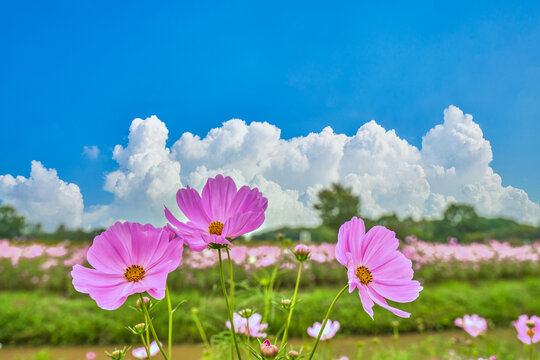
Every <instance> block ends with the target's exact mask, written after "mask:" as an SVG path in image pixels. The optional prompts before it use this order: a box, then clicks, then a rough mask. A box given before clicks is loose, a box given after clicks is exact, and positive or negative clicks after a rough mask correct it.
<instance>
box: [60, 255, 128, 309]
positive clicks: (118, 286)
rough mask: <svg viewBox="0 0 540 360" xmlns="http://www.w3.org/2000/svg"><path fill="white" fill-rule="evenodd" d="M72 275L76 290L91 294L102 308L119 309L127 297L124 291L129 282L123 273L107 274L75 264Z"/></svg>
mask: <svg viewBox="0 0 540 360" xmlns="http://www.w3.org/2000/svg"><path fill="white" fill-rule="evenodd" d="M71 276H72V277H73V286H74V287H75V290H77V291H79V292H82V293H85V294H89V295H90V297H91V298H92V299H94V300H95V301H96V303H97V304H98V306H99V307H100V308H102V309H105V310H115V309H118V308H119V307H120V306H121V305H122V304H123V303H124V302H125V301H126V299H127V296H123V295H122V293H123V291H124V288H125V287H126V286H127V285H128V283H129V282H128V281H126V280H125V279H124V277H123V276H122V275H111V274H105V273H102V272H99V271H97V270H94V269H88V268H85V267H83V266H80V265H75V266H74V267H73V270H72V271H71Z"/></svg>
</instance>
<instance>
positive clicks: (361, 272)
mask: <svg viewBox="0 0 540 360" xmlns="http://www.w3.org/2000/svg"><path fill="white" fill-rule="evenodd" d="M356 277H357V278H358V280H360V282H361V283H362V284H363V285H367V284H369V283H370V282H372V281H373V275H371V271H369V269H368V268H367V267H365V266H364V265H362V266H357V267H356Z"/></svg>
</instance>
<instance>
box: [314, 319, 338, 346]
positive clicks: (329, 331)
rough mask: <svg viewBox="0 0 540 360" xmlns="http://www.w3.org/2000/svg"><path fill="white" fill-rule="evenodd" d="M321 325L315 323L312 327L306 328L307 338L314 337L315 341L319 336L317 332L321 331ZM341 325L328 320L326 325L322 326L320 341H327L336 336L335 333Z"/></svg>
mask: <svg viewBox="0 0 540 360" xmlns="http://www.w3.org/2000/svg"><path fill="white" fill-rule="evenodd" d="M321 327H322V324H321V323H320V322H318V321H317V322H316V323H314V324H313V326H312V327H308V329H307V333H308V335H309V336H311V337H314V338H315V339H316V338H317V336H319V332H320V331H321ZM340 327H341V325H340V324H339V321H337V320H336V321H332V320H330V319H328V321H327V322H326V325H325V326H324V330H323V332H322V335H321V341H325V340H329V339H331V338H333V337H334V336H336V333H337V332H338V330H339V328H340Z"/></svg>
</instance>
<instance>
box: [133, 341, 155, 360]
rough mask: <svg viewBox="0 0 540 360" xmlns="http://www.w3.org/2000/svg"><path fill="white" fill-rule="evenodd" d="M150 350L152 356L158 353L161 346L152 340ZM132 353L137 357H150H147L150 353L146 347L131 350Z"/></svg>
mask: <svg viewBox="0 0 540 360" xmlns="http://www.w3.org/2000/svg"><path fill="white" fill-rule="evenodd" d="M149 350H150V356H154V355H157V353H158V352H159V346H158V344H157V342H155V341H152V342H151V343H150V349H149ZM131 355H133V356H134V357H136V358H137V359H148V357H147V355H148V354H147V353H146V349H145V348H144V347H140V348H136V349H133V350H132V351H131Z"/></svg>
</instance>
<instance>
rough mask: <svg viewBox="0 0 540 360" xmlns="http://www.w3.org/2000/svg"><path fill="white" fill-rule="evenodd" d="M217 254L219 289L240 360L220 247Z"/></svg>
mask: <svg viewBox="0 0 540 360" xmlns="http://www.w3.org/2000/svg"><path fill="white" fill-rule="evenodd" d="M218 255H219V277H220V279H221V289H222V290H223V297H224V298H225V305H227V312H228V314H229V321H230V322H231V337H232V339H233V343H234V346H235V347H236V353H237V355H238V360H241V359H242V356H241V355H240V348H238V342H237V341H236V332H235V331H234V321H233V313H232V311H231V307H230V306H229V297H228V296H227V289H226V288H225V276H224V275H223V259H222V258H221V249H218ZM233 358H234V356H233Z"/></svg>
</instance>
